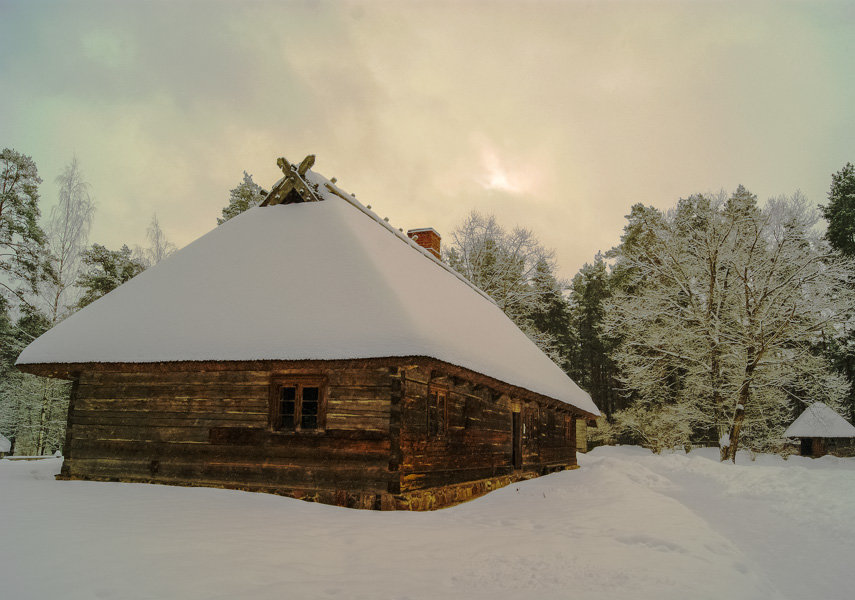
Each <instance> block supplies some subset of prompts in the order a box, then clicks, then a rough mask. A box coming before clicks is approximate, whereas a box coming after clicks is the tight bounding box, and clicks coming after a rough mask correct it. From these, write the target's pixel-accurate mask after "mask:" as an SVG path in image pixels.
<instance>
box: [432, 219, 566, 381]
mask: <svg viewBox="0 0 855 600" xmlns="http://www.w3.org/2000/svg"><path fill="white" fill-rule="evenodd" d="M444 258H445V261H446V262H447V263H448V264H449V265H450V266H451V267H452V268H454V269H455V270H456V271H457V272H459V273H460V274H461V275H463V276H464V277H466V278H467V279H468V280H469V281H471V282H472V283H474V284H475V285H476V286H478V287H479V288H481V289H482V290H484V291H485V292H486V293H487V294H489V295H490V297H491V298H493V300H495V301H496V304H497V305H498V306H499V308H501V309H502V310H503V311H504V312H505V314H507V315H508V316H509V317H510V318H511V319H512V320H513V321H514V323H516V324H517V326H519V327H520V328H521V329H522V330H523V331H524V332H525V333H526V334H527V335H528V336H529V337H530V338H531V339H532V340H533V341H534V342H535V343H536V344H537V345H538V346H539V347H540V348H541V349H542V350H544V352H546V353H547V354H549V355H550V357H551V358H552V359H553V360H554V361H555V362H557V363H559V364H561V363H562V362H564V361H563V358H562V354H563V350H562V348H561V339H560V334H562V333H564V332H566V330H567V327H566V319H567V315H566V301H565V299H564V297H563V290H564V288H565V287H566V284H565V283H564V282H562V281H560V280H558V279H556V278H555V275H554V273H555V260H554V252H553V251H551V250H547V249H546V248H544V246H543V245H542V244H541V243H540V242H539V241H538V240H537V238H536V237H535V236H534V234H533V233H532V232H531V231H530V230H528V229H524V228H521V227H516V228H514V229H513V230H512V231H510V232H509V231H506V230H505V229H504V228H503V227H501V226H500V225H499V224H498V223H497V222H496V219H495V217H494V216H493V215H489V216H485V215H482V214H480V213H478V212H475V211H473V212H471V213H470V214H469V215H468V216H467V217H466V219H465V220H464V222H463V223H462V224H461V225H460V226H459V227H458V228H457V229H455V230H454V231H453V232H452V233H451V243H450V244H449V245H448V247H447V248H446V249H445V251H444ZM562 304H564V305H565V306H561V305H562Z"/></svg>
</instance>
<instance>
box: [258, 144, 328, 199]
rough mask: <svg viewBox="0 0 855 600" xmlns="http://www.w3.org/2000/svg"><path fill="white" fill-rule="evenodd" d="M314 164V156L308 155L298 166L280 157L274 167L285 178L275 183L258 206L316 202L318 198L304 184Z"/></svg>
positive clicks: (306, 184)
mask: <svg viewBox="0 0 855 600" xmlns="http://www.w3.org/2000/svg"><path fill="white" fill-rule="evenodd" d="M314 164H315V155H314V154H310V155H309V156H307V157H306V158H304V159H303V162H301V163H300V164H299V165H295V164H292V163H289V162H288V160H287V159H286V158H285V157H280V158H279V159H278V160H277V161H276V165H277V166H278V167H279V168H280V169H282V172H283V173H284V174H285V177H283V178H282V179H280V180H279V181H277V182H276V184H275V185H274V186H273V189H271V190H270V193H269V194H267V197H266V198H265V199H264V200H263V201H262V203H261V204H260V206H275V205H277V204H295V203H298V202H318V201H320V198H319V197H318V195H317V194H316V193H315V191H314V190H313V189H312V186H310V185H309V184H308V183H307V182H306V172H307V171H308V170H309V169H311V168H312V165H314Z"/></svg>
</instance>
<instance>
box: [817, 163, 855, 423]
mask: <svg viewBox="0 0 855 600" xmlns="http://www.w3.org/2000/svg"><path fill="white" fill-rule="evenodd" d="M820 209H821V210H822V215H823V217H825V219H826V221H827V222H828V228H827V229H826V232H825V238H826V239H827V240H828V241H829V243H830V244H831V246H832V247H833V248H835V249H836V250H838V251H839V252H841V253H843V254H844V255H846V256H849V257H852V258H855V165H853V164H852V163H846V166H844V167H843V168H842V169H840V170H839V171H838V172H837V173H834V174H832V176H831V187H830V189H829V190H828V204H827V205H826V206H824V207H822V206H821V207H820ZM823 342H824V347H825V350H826V352H827V354H828V355H829V356H830V357H831V359H832V360H833V361H834V364H835V367H836V368H837V370H838V372H839V373H841V374H842V375H843V376H844V377H846V380H847V381H848V382H849V393H848V394H847V399H846V405H847V406H846V412H847V413H848V416H849V420H850V421H852V420H853V419H855V323H853V322H852V320H849V321H847V322H846V323H844V324H843V326H842V331H840V333H839V335H837V336H835V337H829V338H827V339H825V340H823Z"/></svg>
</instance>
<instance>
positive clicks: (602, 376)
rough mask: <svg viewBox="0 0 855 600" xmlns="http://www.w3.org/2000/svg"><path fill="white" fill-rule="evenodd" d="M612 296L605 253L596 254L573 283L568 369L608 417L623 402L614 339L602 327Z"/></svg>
mask: <svg viewBox="0 0 855 600" xmlns="http://www.w3.org/2000/svg"><path fill="white" fill-rule="evenodd" d="M610 297H611V282H610V275H609V272H608V269H607V267H606V262H605V259H604V257H603V255H602V254H597V256H596V258H595V259H594V262H593V263H586V264H585V265H584V266H583V267H582V268H581V269H580V270H579V272H578V273H577V274H576V276H575V277H573V281H572V282H571V284H570V317H569V325H570V328H571V331H572V333H573V336H572V340H573V352H572V356H571V360H570V361H569V365H568V367H569V370H568V372H569V373H570V375H571V377H573V379H574V380H575V381H576V383H578V384H579V385H580V386H581V387H582V388H583V389H585V390H586V391H587V392H588V393H589V394H591V398H592V399H593V400H594V403H595V404H596V405H597V406H598V407H599V408H600V410H602V411H603V412H604V413H605V414H606V416H607V417H611V415H612V414H614V412H615V411H616V410H618V409H620V408H623V404H624V403H623V402H622V397H621V396H620V395H619V394H617V392H616V387H617V381H616V379H615V377H616V371H615V365H614V362H613V361H612V359H611V357H610V355H609V354H610V351H611V350H612V347H613V342H612V340H610V339H609V338H608V337H606V335H605V332H604V331H603V321H604V319H605V303H606V302H607V301H608V299H609V298H610Z"/></svg>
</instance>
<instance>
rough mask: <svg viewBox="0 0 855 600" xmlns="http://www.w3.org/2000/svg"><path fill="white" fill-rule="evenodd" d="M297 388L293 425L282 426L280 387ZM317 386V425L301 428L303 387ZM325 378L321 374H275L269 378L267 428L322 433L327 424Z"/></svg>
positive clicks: (310, 433) (303, 432)
mask: <svg viewBox="0 0 855 600" xmlns="http://www.w3.org/2000/svg"><path fill="white" fill-rule="evenodd" d="M286 387H294V388H297V390H296V393H295V399H294V427H293V428H290V427H282V426H281V425H280V424H279V422H280V418H281V415H280V413H279V410H280V397H281V390H282V388H286ZM307 387H316V388H318V426H317V427H316V428H312V429H303V428H302V425H301V423H302V416H303V413H302V409H303V389H304V388H307ZM327 395H328V394H327V378H326V377H324V376H321V375H276V376H274V377H272V378H271V379H270V396H269V416H268V419H269V429H270V431H273V432H276V433H282V434H292V435H293V434H302V435H315V434H318V433H323V432H324V431H325V430H326V425H327Z"/></svg>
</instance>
